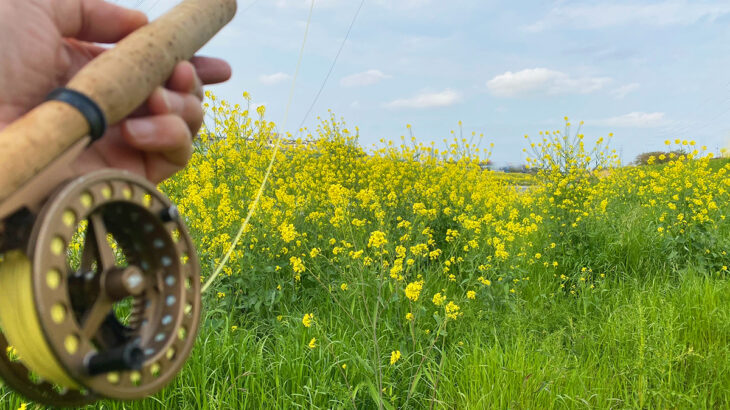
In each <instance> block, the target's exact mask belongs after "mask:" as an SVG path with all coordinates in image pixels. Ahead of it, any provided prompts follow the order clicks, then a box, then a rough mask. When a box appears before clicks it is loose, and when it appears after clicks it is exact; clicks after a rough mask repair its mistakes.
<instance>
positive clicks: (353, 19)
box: [299, 0, 365, 129]
mask: <svg viewBox="0 0 730 410" xmlns="http://www.w3.org/2000/svg"><path fill="white" fill-rule="evenodd" d="M364 4H365V0H362V1H361V2H360V6H359V7H358V8H357V11H356V12H355V16H354V17H353V18H352V21H350V27H348V28H347V34H345V38H344V39H343V40H342V43H340V48H339V50H337V54H336V55H335V59H334V60H333V61H332V65H330V69H329V71H328V72H327V75H326V76H325V77H324V81H322V86H321V87H319V91H317V95H316V96H315V97H314V100H313V101H312V104H311V105H310V106H309V109H308V110H307V113H306V114H305V115H304V119H302V122H301V123H300V124H299V129H301V128H302V126H303V125H304V122H305V121H307V118H308V117H309V114H310V113H311V112H312V109H313V108H314V105H315V104H316V103H317V100H319V96H320V95H321V94H322V90H324V87H325V85H326V84H327V80H329V78H330V75H332V71H334V69H335V64H337V60H338V59H339V58H340V53H342V49H343V48H345V43H346V42H347V39H348V38H350V32H351V31H352V27H353V26H354V25H355V21H356V20H357V16H359V15H360V10H362V6H363V5H364Z"/></svg>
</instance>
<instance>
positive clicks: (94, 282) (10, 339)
mask: <svg viewBox="0 0 730 410" xmlns="http://www.w3.org/2000/svg"><path fill="white" fill-rule="evenodd" d="M236 7H237V4H236V0H184V1H182V2H181V3H180V4H178V5H177V6H175V7H174V8H173V9H171V10H170V11H169V12H167V13H166V14H165V15H163V16H161V17H160V18H159V19H157V20H155V21H154V22H152V23H150V24H148V25H146V26H144V27H142V28H140V29H139V30H137V31H135V32H134V33H132V34H130V35H129V36H127V37H126V38H124V39H123V40H122V41H120V42H119V43H118V44H117V45H116V46H115V47H114V48H112V49H110V50H108V51H106V52H104V53H103V54H101V55H100V56H99V57H97V58H95V59H94V60H93V61H91V62H90V63H89V64H87V65H86V66H85V67H84V68H83V69H82V70H81V71H79V73H78V74H77V75H76V76H75V77H74V78H72V79H71V80H70V81H69V82H68V84H67V85H66V86H65V87H64V88H61V89H58V90H55V91H54V92H52V93H51V94H50V95H49V97H48V99H47V101H46V102H44V103H43V104H41V105H39V106H37V107H35V108H34V109H33V110H31V111H30V112H28V113H27V114H25V115H24V116H23V117H21V118H19V119H18V120H17V121H15V122H13V123H11V124H9V125H8V126H7V127H6V128H4V129H3V130H2V131H0V147H2V149H1V150H0V254H4V256H3V257H2V258H3V259H2V261H1V262H0V291H2V295H1V296H0V329H1V331H0V376H1V377H2V378H3V379H4V380H5V382H6V384H7V385H8V386H9V387H11V388H13V389H14V390H15V391H17V392H18V393H20V394H22V395H24V396H25V397H27V398H28V399H30V400H32V401H35V402H37V403H42V404H46V405H51V406H79V405H84V404H88V403H92V402H95V401H97V400H99V399H103V398H110V399H118V400H136V399H141V398H144V397H147V396H149V395H152V394H154V393H156V392H158V391H159V390H160V389H162V388H163V387H164V386H165V385H167V384H168V383H169V382H170V381H171V380H172V379H173V378H174V377H175V376H176V375H177V374H178V372H179V371H180V369H181V368H182V366H183V364H184V363H185V360H186V359H187V358H188V356H189V354H190V351H191V350H192V347H193V344H194V342H195V337H196V335H197V332H198V328H199V325H200V317H201V297H200V265H199V261H198V257H197V253H196V250H195V247H194V244H193V242H192V239H191V238H190V235H189V233H188V229H187V227H186V226H185V223H184V222H183V220H182V218H180V217H179V214H178V212H177V209H176V208H175V206H174V205H173V204H172V203H171V201H170V200H169V199H168V198H166V197H165V196H164V195H163V194H161V193H160V192H159V191H158V190H157V189H156V188H155V186H154V185H152V184H151V183H150V182H149V181H147V180H146V179H144V178H143V177H141V176H137V175H135V174H132V173H130V172H127V171H123V170H118V169H102V170H99V171H94V172H91V173H88V174H83V175H78V174H76V173H75V172H74V171H73V169H74V168H73V167H72V164H73V163H74V161H76V160H77V158H78V156H79V155H80V154H81V153H82V152H83V151H84V150H85V149H86V147H87V146H88V145H89V144H90V143H91V142H93V141H95V140H96V139H98V138H100V137H101V136H102V135H103V134H104V131H105V130H106V125H107V124H115V123H117V122H118V121H120V120H122V119H123V118H125V117H127V116H128V115H129V114H131V113H132V112H133V111H134V110H135V109H136V108H137V107H139V106H140V105H141V104H143V103H144V101H145V100H146V99H147V98H148V97H149V95H150V94H152V92H153V91H154V90H155V89H156V88H157V87H158V86H160V85H162V84H164V82H165V81H166V80H167V78H169V76H170V75H171V73H172V71H173V69H174V67H175V66H176V65H177V64H178V63H179V62H181V61H184V60H188V59H190V58H192V57H193V55H194V54H195V52H196V51H197V50H199V49H200V48H201V47H203V45H204V44H205V43H207V42H208V41H209V40H210V39H211V38H212V37H213V36H214V35H215V34H216V33H217V32H218V31H220V29H221V28H223V27H224V26H225V25H226V24H227V23H229V22H230V21H231V20H232V19H233V16H234V15H235V13H236ZM84 227H87V228H86V234H85V237H84V239H83V244H82V245H81V246H80V248H79V251H78V254H79V256H77V259H76V260H72V259H73V257H72V255H74V252H72V251H73V250H75V249H74V248H73V243H74V241H75V240H77V236H78V232H79V231H80V230H82V229H83V228H84ZM109 237H112V238H113V239H114V240H115V242H113V243H112V242H110V241H109ZM120 260H121V261H122V262H120ZM72 266H78V268H77V269H74V268H72ZM123 301H131V303H130V304H129V309H130V313H129V318H128V320H126V321H125V322H126V323H122V322H121V321H120V320H119V319H118V318H117V317H116V315H115V311H114V310H115V306H117V305H118V304H119V303H120V302H123Z"/></svg>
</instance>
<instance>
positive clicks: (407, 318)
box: [406, 312, 413, 322]
mask: <svg viewBox="0 0 730 410" xmlns="http://www.w3.org/2000/svg"><path fill="white" fill-rule="evenodd" d="M406 320H407V321H409V322H410V321H411V320H413V313H411V312H408V313H406Z"/></svg>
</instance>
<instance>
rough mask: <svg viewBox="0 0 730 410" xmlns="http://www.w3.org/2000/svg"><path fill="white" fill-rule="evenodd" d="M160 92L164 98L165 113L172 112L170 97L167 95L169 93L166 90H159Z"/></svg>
mask: <svg viewBox="0 0 730 410" xmlns="http://www.w3.org/2000/svg"><path fill="white" fill-rule="evenodd" d="M158 92H159V93H160V95H161V96H162V102H163V103H164V104H165V112H171V111H172V104H170V97H169V96H168V95H167V91H166V90H165V89H164V88H159V89H158Z"/></svg>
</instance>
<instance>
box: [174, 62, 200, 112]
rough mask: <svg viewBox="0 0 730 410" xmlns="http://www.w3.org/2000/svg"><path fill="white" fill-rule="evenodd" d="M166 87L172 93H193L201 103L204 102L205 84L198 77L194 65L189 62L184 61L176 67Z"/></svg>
mask: <svg viewBox="0 0 730 410" xmlns="http://www.w3.org/2000/svg"><path fill="white" fill-rule="evenodd" d="M166 87H167V88H169V89H170V90H172V91H179V92H184V93H191V94H193V95H195V96H197V97H198V99H199V100H200V101H202V100H203V82H202V80H201V79H200V78H199V77H198V75H197V73H196V70H195V67H194V66H193V64H191V63H190V62H188V61H182V62H180V63H178V64H177V65H176V66H175V69H174V70H173V71H172V75H170V78H169V79H168V80H167V84H166ZM198 103H200V102H198Z"/></svg>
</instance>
